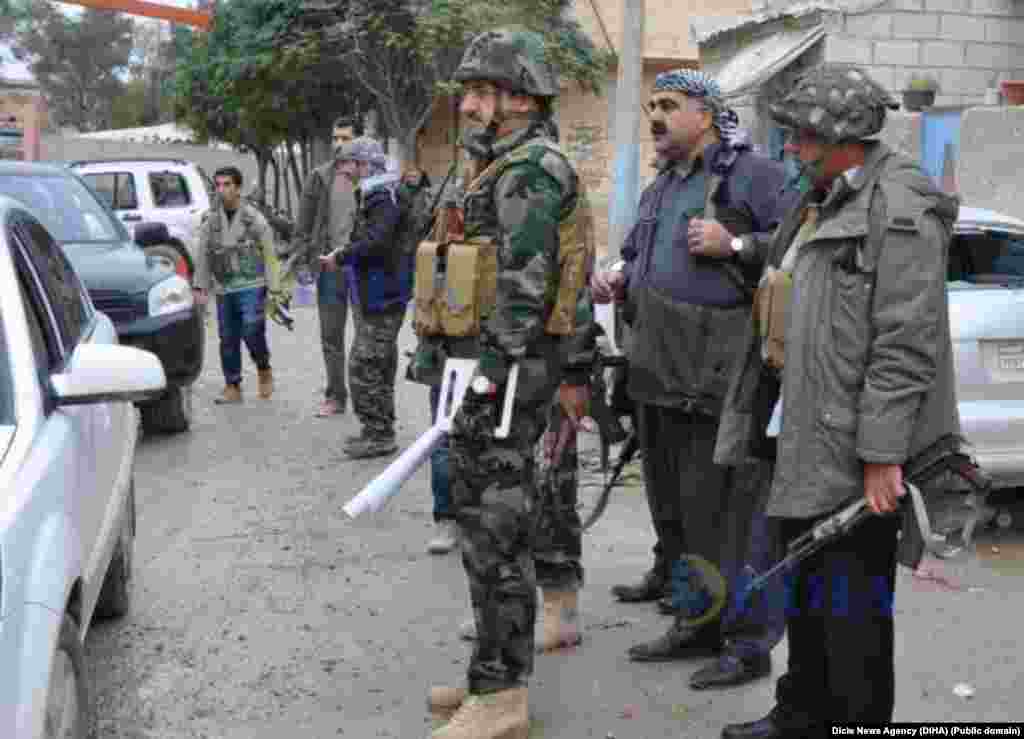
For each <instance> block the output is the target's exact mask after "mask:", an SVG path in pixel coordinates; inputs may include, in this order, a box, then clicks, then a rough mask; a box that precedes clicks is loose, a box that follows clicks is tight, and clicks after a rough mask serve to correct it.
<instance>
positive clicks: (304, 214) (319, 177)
mask: <svg viewBox="0 0 1024 739" xmlns="http://www.w3.org/2000/svg"><path fill="white" fill-rule="evenodd" d="M357 135H362V126H361V125H360V123H359V121H358V119H350V118H339V119H338V120H336V121H335V122H334V129H333V141H334V153H335V154H337V152H338V151H339V149H340V148H341V147H342V146H343V145H345V144H347V143H349V142H350V141H352V140H353V139H354V138H355V137H356V136H357ZM340 167H341V164H340V163H339V162H338V160H337V159H336V158H334V157H331V161H329V162H327V163H326V164H323V165H321V166H319V167H317V168H316V169H314V170H313V171H312V172H310V173H309V177H307V178H306V183H305V185H303V188H302V202H301V203H300V204H299V218H298V220H297V221H296V224H295V236H294V238H293V239H292V254H294V255H296V257H295V258H294V259H293V260H292V265H294V266H293V268H294V267H295V266H298V263H300V262H301V263H303V264H309V265H310V266H311V267H312V268H313V272H314V274H316V297H317V301H316V302H317V313H318V314H319V317H320V342H321V344H322V345H323V353H324V367H325V369H326V373H327V387H326V389H325V390H324V399H323V402H322V403H321V404H320V407H319V408H318V409H317V412H316V415H317V416H319V417H321V418H326V417H329V416H333V415H335V414H336V413H344V412H345V404H346V403H347V401H348V388H347V387H346V385H345V324H346V323H347V322H348V293H347V291H346V289H345V281H344V279H343V278H342V276H341V274H340V273H339V272H328V271H326V270H322V269H320V263H319V261H317V260H316V259H315V258H316V257H320V256H323V255H324V254H329V253H330V252H332V251H334V250H336V249H343V248H344V247H345V245H346V244H348V239H349V236H350V235H351V233H352V225H353V223H354V222H355V215H356V197H355V190H354V188H353V186H352V181H351V179H350V178H349V177H338V176H337V175H338V173H339V169H340Z"/></svg>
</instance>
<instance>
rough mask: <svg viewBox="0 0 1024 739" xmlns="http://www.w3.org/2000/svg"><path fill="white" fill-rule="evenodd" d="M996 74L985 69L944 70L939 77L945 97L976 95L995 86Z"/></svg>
mask: <svg viewBox="0 0 1024 739" xmlns="http://www.w3.org/2000/svg"><path fill="white" fill-rule="evenodd" d="M995 78H996V73H995V72H993V71H991V70H983V69H944V70H942V72H941V74H940V75H939V86H940V88H941V91H942V94H943V95H976V94H978V92H979V91H983V90H986V89H988V88H989V87H992V86H993V85H994V84H995Z"/></svg>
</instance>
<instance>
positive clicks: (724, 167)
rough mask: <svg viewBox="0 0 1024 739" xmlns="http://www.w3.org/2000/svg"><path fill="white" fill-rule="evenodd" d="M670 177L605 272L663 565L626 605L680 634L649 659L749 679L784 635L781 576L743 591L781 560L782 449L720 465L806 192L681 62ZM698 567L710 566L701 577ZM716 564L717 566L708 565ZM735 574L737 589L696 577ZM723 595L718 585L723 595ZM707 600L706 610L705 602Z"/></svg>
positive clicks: (668, 137)
mask: <svg viewBox="0 0 1024 739" xmlns="http://www.w3.org/2000/svg"><path fill="white" fill-rule="evenodd" d="M649 108H650V113H651V115H650V122H651V135H652V136H653V138H654V146H655V150H656V152H657V155H658V159H657V167H658V176H657V178H656V179H655V181H654V182H653V183H652V184H651V185H650V186H649V187H648V188H647V189H646V190H645V191H644V193H643V195H642V197H641V199H640V204H639V212H638V214H637V219H636V223H635V225H634V226H633V228H632V230H631V231H630V233H629V235H628V236H627V237H626V242H625V244H624V245H623V248H622V256H623V259H624V261H625V267H624V269H623V270H622V271H621V272H601V273H598V274H597V275H595V277H594V279H593V281H592V283H591V288H592V293H593V297H594V300H595V302H609V301H611V300H615V301H616V302H622V303H624V306H623V307H624V315H625V318H626V321H627V322H628V323H630V325H631V328H632V331H631V337H630V341H629V342H628V345H627V347H626V352H627V355H628V358H629V362H630V365H629V380H628V391H629V395H630V396H631V397H632V399H633V400H634V401H635V403H636V406H637V422H638V428H639V432H640V442H641V448H642V449H643V451H644V458H643V459H644V478H645V486H646V489H647V498H648V504H649V506H650V510H651V517H652V519H653V522H654V530H655V534H656V537H657V542H656V544H655V547H654V558H655V561H654V566H653V568H652V569H651V570H650V571H649V572H648V573H647V574H646V575H645V576H644V578H643V580H642V581H641V582H640V583H638V584H635V585H617V586H615V588H613V589H612V592H613V593H614V594H615V595H616V596H617V597H618V598H619V599H620V600H624V601H648V600H659V599H660V600H659V608H660V609H661V610H663V611H664V612H669V613H673V614H674V622H673V625H672V627H671V628H670V629H669V630H668V632H667V633H666V634H665V635H663V636H661V637H659V638H658V639H655V640H654V641H651V642H647V643H643V644H637V645H634V646H633V647H632V648H631V649H630V651H629V654H630V658H631V659H633V660H637V661H666V660H676V659H687V658H691V657H695V656H699V655H706V654H714V655H718V660H717V661H716V662H714V663H712V664H711V665H710V666H708V667H706V668H704V669H702V670H700V671H699V672H698V673H696V674H695V675H694V676H693V677H692V678H691V681H690V684H691V686H692V687H694V688H711V687H722V686H726V685H738V684H741V683H745V682H748V681H750V680H753V679H755V678H759V677H763V676H765V675H767V674H768V673H769V672H770V671H771V657H770V652H771V649H772V648H773V647H774V646H775V645H776V644H777V643H778V641H779V640H780V639H781V636H782V632H783V628H784V617H783V603H782V600H783V594H782V587H781V583H779V584H777V586H776V587H775V589H774V591H771V592H769V593H768V594H767V596H766V597H765V598H761V599H760V600H758V601H757V602H756V603H754V604H753V606H752V607H744V606H743V604H742V603H741V602H740V600H739V598H738V597H737V596H738V595H739V594H741V593H742V592H743V590H744V587H743V586H744V583H743V577H744V573H745V572H747V571H749V567H753V569H755V570H758V571H760V570H762V569H763V568H764V565H766V564H770V563H771V562H773V561H774V560H775V559H776V554H777V537H775V536H774V535H773V532H772V531H771V530H770V528H769V526H768V523H767V521H766V520H765V518H764V515H763V506H764V500H765V495H766V493H767V490H768V488H769V483H770V481H771V476H772V464H771V461H770V459H771V457H770V454H767V453H766V454H765V459H764V460H763V461H757V462H751V463H748V464H744V465H741V466H738V467H719V466H716V465H715V464H714V463H713V462H712V452H713V450H714V445H715V437H716V433H717V429H718V421H719V415H720V413H721V408H722V402H723V400H724V396H725V392H726V389H727V387H728V384H729V379H730V376H731V375H732V369H733V366H734V364H735V360H736V359H737V358H738V355H739V352H740V351H741V349H742V348H743V346H744V345H745V338H746V337H747V336H748V335H749V331H750V325H751V318H750V311H751V295H752V290H751V286H752V284H755V283H756V280H757V277H758V273H759V271H760V270H759V265H758V264H757V263H756V258H755V259H749V258H745V255H756V254H757V253H758V251H757V248H756V247H757V245H758V244H759V243H763V242H766V241H768V240H769V239H770V235H771V233H772V231H773V230H774V229H775V227H776V225H777V224H778V223H779V221H780V220H781V219H782V217H783V216H784V214H785V213H786V211H787V210H788V208H789V207H790V206H791V203H792V201H793V200H794V197H793V194H790V193H788V192H787V193H784V192H783V186H784V181H785V176H784V173H783V168H782V165H781V164H780V163H779V162H774V161H772V160H770V159H767V158H766V157H763V156H761V155H759V154H756V153H754V151H753V150H752V148H751V146H750V144H749V142H748V139H747V137H746V135H745V132H743V131H741V130H740V128H739V120H738V117H737V115H736V113H735V112H733V111H732V110H730V109H729V107H728V105H727V104H726V102H725V100H724V98H723V95H722V92H721V90H720V88H719V85H718V83H717V82H716V81H715V80H714V79H712V78H710V77H709V76H707V75H706V74H704V73H702V72H699V71H696V70H690V69H680V70H676V71H673V72H666V73H663V74H660V75H658V77H657V78H656V80H655V84H654V90H653V92H652V94H651V98H650V102H649ZM694 563H702V564H701V565H700V567H697V568H696V570H695V566H694ZM701 567H703V568H710V569H711V570H717V572H715V571H710V572H702V571H700V570H701ZM723 577H724V578H725V582H726V583H727V588H726V590H725V592H724V593H723V592H722V591H721V589H717V590H716V589H714V588H711V587H710V586H707V585H706V586H705V589H706V591H707V592H704V593H703V594H702V593H696V592H693V590H694V587H695V583H699V582H700V581H701V580H703V581H705V582H706V583H709V582H711V581H715V580H717V581H718V582H721V580H722V578H723ZM712 590H714V591H715V592H713V593H711V592H710V591H712ZM695 604H696V605H695Z"/></svg>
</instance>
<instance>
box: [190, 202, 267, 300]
mask: <svg viewBox="0 0 1024 739" xmlns="http://www.w3.org/2000/svg"><path fill="white" fill-rule="evenodd" d="M280 271H281V270H280V263H279V262H278V258H277V252H276V251H275V250H274V233H273V231H272V230H271V228H270V225H269V224H268V223H267V220H266V219H265V218H264V217H263V214H262V213H260V212H259V210H257V209H256V208H255V207H254V206H252V205H250V204H249V203H246V202H244V201H243V202H242V203H241V205H240V206H239V208H238V211H237V212H236V213H235V216H234V218H233V219H232V221H231V223H228V220H227V215H226V214H225V212H224V207H223V206H222V205H221V204H220V201H217V204H216V206H215V207H214V208H211V209H210V210H209V211H207V213H206V214H205V215H204V216H203V222H202V225H201V226H200V228H199V248H198V249H197V252H196V272H195V279H194V283H195V286H196V287H198V288H202V289H205V290H208V289H210V288H211V287H212V288H213V289H214V290H215V292H216V293H217V294H219V295H222V294H224V293H229V292H234V291H236V290H247V289H250V288H256V287H267V288H269V289H270V290H271V291H272V292H274V291H277V290H279V289H280V284H281V278H280Z"/></svg>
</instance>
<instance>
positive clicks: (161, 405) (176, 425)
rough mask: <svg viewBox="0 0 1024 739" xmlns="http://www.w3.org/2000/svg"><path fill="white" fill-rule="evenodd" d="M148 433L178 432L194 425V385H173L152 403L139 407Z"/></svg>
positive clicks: (144, 427) (144, 429)
mask: <svg viewBox="0 0 1024 739" xmlns="http://www.w3.org/2000/svg"><path fill="white" fill-rule="evenodd" d="M139 410H140V411H141V413H142V430H143V431H145V432H146V433H147V434H177V433H180V432H182V431H188V429H189V427H190V426H191V425H192V386H191V385H185V386H184V387H182V386H178V387H172V388H170V389H169V390H168V391H167V392H166V393H164V394H163V395H161V396H160V398H159V399H158V400H155V401H153V402H152V403H145V404H143V405H141V406H140V407H139Z"/></svg>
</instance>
